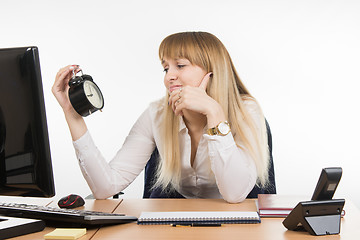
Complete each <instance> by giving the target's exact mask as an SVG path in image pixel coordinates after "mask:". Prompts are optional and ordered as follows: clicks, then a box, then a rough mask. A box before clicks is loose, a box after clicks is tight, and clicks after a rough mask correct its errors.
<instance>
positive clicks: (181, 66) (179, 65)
mask: <svg viewBox="0 0 360 240" xmlns="http://www.w3.org/2000/svg"><path fill="white" fill-rule="evenodd" d="M177 67H178V68H183V67H185V65H181V64H178V65H177Z"/></svg>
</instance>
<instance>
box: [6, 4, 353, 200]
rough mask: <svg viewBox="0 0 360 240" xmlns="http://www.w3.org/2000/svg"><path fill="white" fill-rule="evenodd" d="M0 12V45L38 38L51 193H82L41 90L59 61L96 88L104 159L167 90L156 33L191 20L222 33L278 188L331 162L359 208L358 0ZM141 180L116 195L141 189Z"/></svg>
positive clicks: (345, 194)
mask: <svg viewBox="0 0 360 240" xmlns="http://www.w3.org/2000/svg"><path fill="white" fill-rule="evenodd" d="M0 10H1V14H0V30H1V31H0V48H5V47H21V46H30V45H35V46H38V47H39V51H40V60H41V67H42V77H43V87H44V94H45V102H46V110H47V120H48V127H49V135H50V143H51V150H52V160H53V167H54V175H55V181H56V191H57V195H56V196H57V197H62V196H64V195H67V194H70V193H77V194H80V195H82V196H86V195H88V194H90V189H89V188H88V186H87V184H86V182H85V180H84V179H83V177H82V175H81V172H80V170H79V167H78V164H77V160H76V157H75V154H74V150H73V147H72V142H71V137H70V134H69V131H68V128H67V125H66V123H65V119H64V117H63V113H62V110H61V108H60V107H59V105H58V104H57V102H56V100H55V98H54V97H53V96H52V93H51V86H52V84H53V81H54V77H55V75H56V73H57V71H58V70H59V69H60V67H63V66H65V65H67V64H80V66H81V67H82V69H83V70H84V72H85V73H88V74H90V75H92V76H93V78H94V80H95V82H96V83H97V84H98V85H99V86H100V88H101V90H102V92H103V94H104V97H105V108H104V111H103V112H102V113H100V112H96V113H95V114H94V115H91V116H90V117H87V118H86V122H87V124H88V127H89V129H90V131H91V133H92V135H93V137H94V139H95V141H96V143H97V145H98V147H99V148H100V149H101V151H102V152H103V154H104V155H105V157H106V158H107V159H108V160H110V159H111V158H112V157H113V156H114V155H115V153H116V152H117V150H118V149H119V148H120V147H121V145H122V143H123V141H124V138H125V137H126V135H127V133H128V132H129V130H130V128H131V126H132V125H133V123H134V122H135V121H136V119H137V118H138V116H139V115H140V114H141V113H142V112H143V111H144V109H145V108H146V107H147V106H148V104H149V103H150V102H151V101H153V100H156V99H158V98H160V97H162V96H163V95H164V94H165V89H164V87H163V82H162V81H163V80H162V79H163V72H162V67H161V65H160V62H159V59H158V55H157V51H158V46H159V44H160V42H161V40H162V39H163V38H164V37H166V36H167V35H169V34H172V33H175V32H179V31H194V30H195V31H208V32H211V33H213V34H215V35H216V36H217V37H219V38H220V40H222V42H223V43H224V44H225V46H226V47H227V49H228V50H229V52H230V55H231V56H232V58H233V61H234V63H235V65H236V67H237V70H238V72H239V74H240V77H241V78H242V80H243V82H244V83H245V85H246V86H247V87H248V88H249V90H250V92H251V93H252V94H253V95H254V96H255V97H256V98H257V99H258V100H259V102H260V104H261V105H262V108H263V111H264V113H265V115H266V118H267V119H268V121H269V123H270V126H271V129H272V134H273V148H274V150H273V151H274V162H275V171H276V172H275V173H276V183H277V190H278V193H279V194H301V195H309V196H310V195H311V194H312V192H313V189H314V188H315V184H316V182H317V180H318V177H319V175H320V171H321V169H322V168H323V167H332V166H340V167H342V168H343V177H342V180H341V183H340V186H339V187H338V190H337V192H336V197H339V198H340V197H341V198H345V199H349V200H352V201H353V202H354V203H355V204H356V205H357V206H358V207H360V191H359V184H358V183H359V178H358V176H359V167H360V164H359V161H360V153H359V151H358V148H359V147H360V146H359V143H360V141H359V136H360V127H359V123H360V111H359V103H360V97H359V93H358V92H359V90H360V84H359V81H360V79H359V76H360V74H359V70H360V68H359V66H360V57H359V56H360V14H359V13H360V2H359V1H358V0H302V1H289V0H272V1H268V0H246V1H235V0H233V1H226V0H223V1H218V0H216V1H215V0H204V1H195V0H183V1H170V0H166V1H155V0H153V1H145V0H144V1H140V0H138V1H115V0H113V1H105V0H104V1H89V0H87V1H85V0H78V1H76V0H71V1H68V0H63V1H57V2H55V1H45V0H44V1H40V0H38V1H28V0H23V1H16V0H5V1H4V0H2V1H1V2H0ZM139 151H141V146H139ZM142 179H143V175H140V176H139V177H138V178H137V180H135V182H134V183H133V184H132V185H130V187H129V188H128V189H126V190H125V195H124V197H126V198H141V197H142V189H143V180H142ZM235 186H236V184H234V187H235Z"/></svg>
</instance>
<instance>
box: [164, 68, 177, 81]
mask: <svg viewBox="0 0 360 240" xmlns="http://www.w3.org/2000/svg"><path fill="white" fill-rule="evenodd" d="M166 79H167V80H168V81H169V82H171V81H174V80H176V79H177V74H176V71H173V70H170V69H169V70H168V72H167V74H166Z"/></svg>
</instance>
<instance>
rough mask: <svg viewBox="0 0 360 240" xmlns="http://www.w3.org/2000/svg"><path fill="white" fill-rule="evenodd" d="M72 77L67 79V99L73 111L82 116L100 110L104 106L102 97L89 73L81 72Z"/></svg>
mask: <svg viewBox="0 0 360 240" xmlns="http://www.w3.org/2000/svg"><path fill="white" fill-rule="evenodd" d="M80 72H81V76H76V73H75V72H74V71H73V77H72V78H71V79H70V81H69V86H70V88H69V99H70V102H71V105H72V106H73V108H74V109H75V111H76V112H77V113H78V114H80V115H81V116H83V117H86V116H89V115H90V114H92V113H94V112H96V111H97V110H100V111H101V109H102V108H103V107H104V97H103V95H102V93H101V91H100V88H99V87H98V86H97V85H96V83H95V82H94V80H93V78H92V77H91V76H90V75H86V74H83V72H82V70H80Z"/></svg>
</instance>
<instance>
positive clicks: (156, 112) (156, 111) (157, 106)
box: [147, 98, 165, 118]
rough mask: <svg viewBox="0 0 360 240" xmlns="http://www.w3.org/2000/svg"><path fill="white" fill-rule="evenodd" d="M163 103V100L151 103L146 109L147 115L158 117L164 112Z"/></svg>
mask: <svg viewBox="0 0 360 240" xmlns="http://www.w3.org/2000/svg"><path fill="white" fill-rule="evenodd" d="M164 102H165V99H164V98H161V99H158V100H155V101H153V102H151V103H150V104H149V106H148V108H147V110H148V111H149V114H150V115H151V116H152V117H155V118H156V117H159V116H160V115H161V114H162V113H163V112H164V106H165V105H164Z"/></svg>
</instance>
